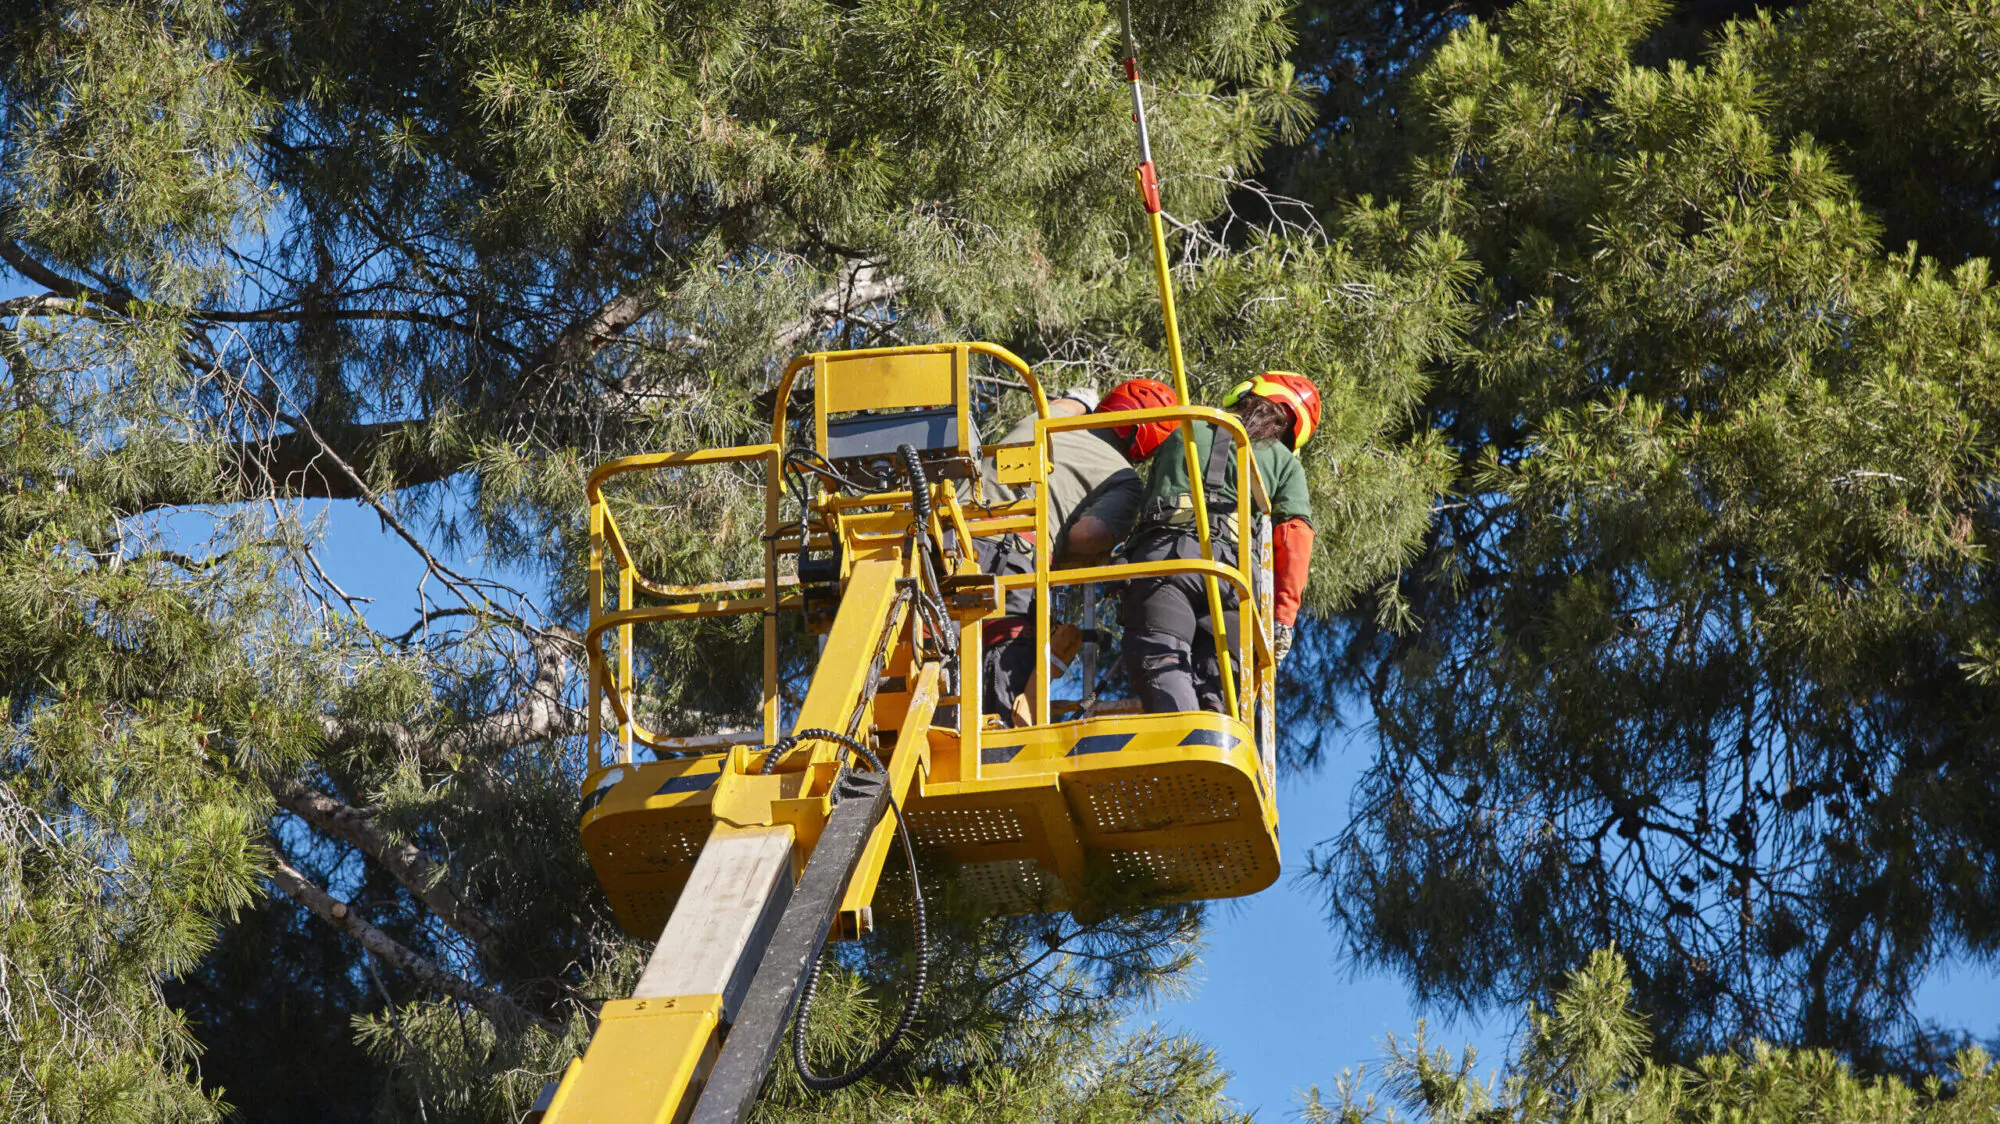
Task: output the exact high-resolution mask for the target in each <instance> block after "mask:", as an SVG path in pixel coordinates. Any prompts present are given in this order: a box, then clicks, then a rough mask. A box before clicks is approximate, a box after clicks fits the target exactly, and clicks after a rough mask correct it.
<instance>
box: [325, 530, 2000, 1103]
mask: <svg viewBox="0 0 2000 1124" xmlns="http://www.w3.org/2000/svg"><path fill="white" fill-rule="evenodd" d="M318 511H325V512H326V515H327V519H326V522H325V531H326V537H325V541H324V543H323V546H322V550H321V559H322V561H323V562H324V563H325V565H326V567H327V570H328V572H329V574H330V575H331V576H332V577H333V578H334V580H335V581H337V582H339V583H340V584H341V585H342V586H343V587H345V588H346V589H347V590H348V592H349V593H352V594H355V595H358V596H365V597H372V598H374V602H373V604H371V605H369V606H368V608H367V612H368V615H369V618H370V620H371V622H372V623H373V624H374V625H375V626H376V627H377V628H380V629H384V630H388V631H391V632H396V631H401V630H402V629H403V628H405V627H408V625H409V624H410V623H411V622H412V621H413V620H414V619H415V612H416V586H417V582H418V580H419V579H421V578H422V576H423V572H424V566H423V562H422V561H421V560H420V559H418V558H417V557H416V555H415V554H414V553H413V552H412V551H411V550H410V549H409V548H408V547H407V546H405V545H404V544H403V542H402V541H401V540H399V539H397V538H396V537H395V536H394V535H393V534H390V533H388V532H387V531H386V530H385V529H384V528H383V527H382V526H381V524H380V522H379V521H378V520H377V519H376V518H375V517H374V515H373V514H372V513H370V512H368V511H366V510H365V509H363V508H362V507H360V506H359V505H357V504H348V503H332V504H312V505H307V507H306V512H307V514H308V516H309V517H310V516H311V515H313V514H314V513H316V512H318ZM582 517H583V515H582V512H581V511H579V512H578V514H577V518H578V519H579V520H580V519H582ZM443 556H444V557H445V558H446V560H447V561H449V562H451V563H452V564H453V565H456V566H461V567H462V569H463V570H464V571H466V572H468V573H480V572H482V571H484V572H486V573H487V574H488V576H495V577H509V576H511V575H505V574H498V573H493V572H492V571H490V570H487V569H485V568H484V567H482V566H481V565H480V563H479V560H478V559H477V558H466V557H463V556H453V555H451V554H449V553H444V554H443ZM434 588H435V587H434ZM1370 737H1371V735H1370V734H1369V732H1368V731H1367V730H1366V729H1362V730H1358V731H1355V732H1353V733H1351V734H1349V735H1348V738H1347V741H1346V743H1345V744H1344V745H1343V746H1341V747H1340V748H1339V749H1337V750H1336V751H1335V752H1332V753H1330V754H1327V755H1326V761H1327V763H1326V765H1325V766H1324V767H1323V768H1322V769H1321V770H1320V771H1319V772H1318V773H1316V774H1314V775H1312V776H1310V777H1292V778H1289V779H1287V780H1285V781H1283V782H1281V784H1280V791H1279V814H1280V816H1281V817H1282V824H1281V829H1280V830H1281V835H1282V838H1283V846H1284V861H1285V870H1286V875H1285V876H1284V877H1283V878H1281V880H1280V881H1279V883H1278V884H1277V885H1276V886H1273V887H1272V888H1270V889H1268V890H1266V891H1264V892H1263V893H1261V894H1258V895H1256V896H1255V897H1251V898H1246V899H1241V900H1238V901H1233V902H1225V903H1219V904H1218V905H1217V907H1216V908H1215V911H1214V913H1213V920H1214V926H1213V928H1212V930H1211V932H1210V935H1209V942H1208V946H1207V948H1206V950H1205V951H1204V953H1203V955H1202V961H1201V965H1200V968H1199V969H1198V971H1197V973H1196V975H1195V978H1194V980H1193V981H1192V986H1191V991H1190V993H1189V994H1188V995H1186V996H1185V997H1183V998H1180V999H1176V1000H1174V1001H1172V1002H1167V1003H1162V1004H1160V1005H1159V1006H1157V1007H1155V1008H1154V1009H1152V1010H1149V1011H1144V1012H1140V1013H1139V1014H1137V1015H1136V1016H1135V1018H1134V1021H1135V1022H1136V1023H1140V1024H1143V1023H1145V1022H1147V1021H1156V1022H1158V1023H1159V1024H1161V1025H1162V1026H1165V1027H1170V1028H1173V1029H1176V1030H1183V1031H1187V1032H1189V1033H1191V1034H1194V1035H1195V1036H1197V1037H1199V1038H1201V1039H1202V1040H1203V1041H1205V1042H1207V1043H1209V1044H1210V1045H1211V1046H1213V1047H1214V1048H1215V1050H1216V1053H1217V1055H1218V1056H1219V1058H1220V1059H1221V1062H1222V1064H1223V1065H1224V1066H1225V1067H1226V1068H1227V1069H1229V1071H1230V1072H1231V1073H1232V1074H1233V1079H1232V1081H1231V1082H1230V1092H1231V1095H1232V1096H1233V1097H1234V1098H1235V1099H1236V1100H1237V1101H1238V1102H1239V1103H1240V1104H1241V1105H1242V1107H1243V1108H1245V1109H1249V1110H1254V1111H1255V1112H1256V1117H1257V1119H1258V1120H1259V1121H1261V1122H1266V1124H1272V1122H1278V1121H1284V1120H1288V1119H1292V1118H1294V1116H1295V1115H1296V1113H1297V1105H1298V1094H1299V1092H1300V1091H1301V1090H1303V1089H1304V1088H1305V1087H1306V1086H1309V1085H1314V1084H1318V1085H1320V1086H1322V1087H1324V1088H1327V1089H1329V1090H1330V1089H1331V1087H1332V1084H1333V1081H1334V1079H1335V1078H1336V1077H1338V1076H1339V1075H1340V1073H1341V1071H1342V1070H1346V1069H1358V1068H1359V1067H1361V1066H1363V1065H1367V1066H1368V1068H1369V1072H1370V1073H1371V1074H1372V1073H1374V1072H1376V1071H1378V1070H1379V1068H1380V1059H1381V1057H1382V1054H1383V1050H1382V1043H1383V1040H1384V1039H1385V1038H1386V1037H1387V1036H1388V1035H1390V1034H1392V1033H1393V1034H1396V1035H1398V1036H1408V1035H1409V1034H1410V1033H1411V1032H1412V1031H1413V1030H1415V1028H1416V1025H1417V1021H1418V1020H1419V1019H1420V1018H1424V1017H1425V1016H1426V1015H1427V1014H1428V1015H1430V1016H1431V1025H1430V1027H1429V1031H1430V1033H1431V1035H1432V1038H1433V1041H1434V1042H1436V1043H1438V1044H1450V1045H1454V1046H1456V1045H1457V1044H1461V1043H1463V1044H1470V1045H1473V1046H1475V1047H1476V1048H1477V1049H1478V1051H1479V1060H1480V1064H1479V1069H1480V1072H1482V1073H1484V1072H1488V1071H1489V1070H1490V1069H1491V1068H1492V1067H1494V1066H1497V1065H1499V1064H1500V1062H1501V1061H1502V1060H1503V1059H1504V1057H1505V1055H1506V1050H1507V1045H1508V1042H1509V1039H1510V1037H1511V1036H1512V1034H1513V1032H1514V1029H1515V1027H1516V1024H1517V1022H1518V1012H1513V1011H1500V1012H1491V1013H1488V1014H1486V1015H1485V1016H1484V1017H1483V1018H1479V1019H1470V1018H1459V1019H1457V1020H1455V1021H1448V1020H1445V1019H1441V1018H1438V1017H1437V1015H1438V1013H1437V1012H1426V1011H1423V1010H1421V1009H1419V1008H1418V1007H1416V1006H1415V1005H1413V1004H1412V1003H1411V1002H1410V999H1409V995H1408V992H1407V990H1406V989H1405V988H1404V986H1403V985H1402V983H1401V982H1400V981H1399V980H1397V979H1396V978H1395V977H1393V976H1390V975H1387V974H1384V973H1379V972H1366V971H1356V970H1355V969H1354V968H1353V967H1352V965H1351V964H1350V963H1349V962H1347V961H1346V960H1345V959H1344V958H1343V956H1342V955H1341V950H1340V949H1339V947H1338V946H1337V945H1336V943H1335V941H1334V937H1333V935H1332V934H1331V932H1330V931H1329V930H1328V928H1327V926H1326V923H1325V920H1324V916H1323V914H1322V911H1321V898H1320V897H1319V896H1318V894H1317V893H1316V892H1315V890H1314V889H1313V888H1311V887H1310V886H1304V885H1300V884H1299V882H1298V881H1297V878H1296V876H1297V872H1298V871H1300V870H1302V869H1303V868H1304V866H1305V854H1306V852H1307V851H1308V850H1309V849H1310V848H1311V847H1312V845H1313V844H1315V843H1317V842H1320V841H1321V840H1324V839H1328V838H1330V837H1332V836H1333V835H1335V834H1336V833H1337V832H1339V830H1340V829H1341V827H1342V826H1343V825H1344V824H1345V823H1346V819H1347V809H1348V795H1347V794H1348V793H1349V792H1350V791H1351V790H1352V788H1353V785H1354V781H1355V779H1356V778H1357V777H1358V776H1359V775H1360V771H1361V768H1362V766H1363V765H1364V764H1365V763H1366V761H1367V759H1368V756H1369V753H1368V751H1369V745H1370ZM1916 1008H1917V1010H1918V1011H1919V1012H1921V1013H1922V1014H1923V1015H1924V1016H1926V1017H1928V1018H1932V1019H1936V1020H1939V1021H1941V1022H1943V1023H1945V1024H1947V1025H1954V1026H1962V1027H1965V1028H1967V1029H1969V1030H1971V1031H1972V1032H1974V1033H1975V1034H1978V1035H1981V1036H1982V1037H1984V1036H1991V1035H1995V1034H2000V971H1996V970H1995V969H1992V968H1980V967H1972V966H1957V967H1954V968H1950V969H1946V970H1944V971H1940V972H1938V973H1935V974H1934V975H1933V976H1932V977H1931V979H1930V980H1928V981H1927V982H1926V983H1925V985H1924V987H1923V988H1922V989H1921V990H1920V991H1919V992H1918V994H1917V996H1916Z"/></svg>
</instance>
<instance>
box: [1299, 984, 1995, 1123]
mask: <svg viewBox="0 0 2000 1124" xmlns="http://www.w3.org/2000/svg"><path fill="white" fill-rule="evenodd" d="M1632 993H1633V987H1632V980H1631V976H1630V974H1629V973H1628V972H1627V970H1626V965H1625V961H1624V959H1623V958H1622V957H1620V956H1619V955H1618V954H1617V953H1615V952H1612V951H1610V950H1599V951H1597V952H1595V953H1593V954H1592V955H1591V957H1590V959H1589V961H1588V962H1587V963H1585V964H1584V965H1583V966H1582V967H1579V968H1578V969H1576V970H1575V971H1573V972H1571V973H1569V974H1568V975H1567V976H1566V977H1565V978H1564V981H1563V984H1562V986H1561V988H1560V989H1559V990H1558V991H1557V992H1556V995H1555V999H1554V1002H1553V1004H1552V1005H1551V1006H1550V1007H1549V1009H1547V1010H1537V1009H1535V1008H1532V1007H1531V1008H1530V1009H1529V1010H1528V1013H1527V1015H1528V1017H1527V1021H1526V1027H1525V1029H1524V1032H1523V1034H1522V1036H1521V1040H1520V1043H1519V1045H1518V1046H1516V1047H1515V1048H1514V1050H1513V1051H1512V1053H1511V1055H1510V1056H1509V1058H1508V1059H1507V1064H1506V1065H1505V1067H1504V1068H1503V1069H1502V1070H1501V1071H1500V1072H1499V1073H1498V1074H1497V1075H1496V1076H1494V1077H1489V1078H1487V1079H1486V1080H1484V1081H1482V1080H1480V1078H1479V1076H1478V1069H1477V1066H1478V1052H1477V1051H1475V1050H1472V1049H1470V1048H1467V1049H1466V1050H1465V1051H1464V1052H1463V1053H1460V1054H1458V1055H1457V1056H1454V1055H1453V1054H1452V1052H1451V1051H1449V1050H1446V1049H1444V1048H1442V1047H1438V1046H1434V1045H1432V1044H1431V1042H1430V1040H1429V1038H1428V1037H1427V1035H1426V1033H1425V1028H1424V1027H1423V1025H1422V1024H1419V1025H1418V1027H1417V1031H1416V1033H1415V1035H1413V1036H1412V1037H1410V1038H1408V1039H1400V1040H1399V1039H1397V1038H1396V1037H1395V1036H1393V1035H1392V1036H1391V1037H1390V1039H1389V1042H1388V1056H1387V1058H1386V1059H1385V1061H1384V1065H1383V1070H1382V1075H1381V1078H1380V1080H1379V1082H1378V1084H1379V1090H1371V1089H1369V1088H1368V1087H1367V1086H1368V1084H1369V1082H1368V1079H1367V1075H1366V1071H1365V1068H1364V1070H1363V1071H1362V1072H1361V1073H1355V1072H1352V1071H1350V1072H1348V1073H1346V1074H1344V1075H1342V1077H1341V1079H1340V1080H1339V1081H1338V1082H1336V1084H1335V1086H1334V1088H1333V1089H1332V1090H1330V1091H1327V1092H1323V1091H1322V1090H1321V1089H1319V1088H1318V1087H1314V1088H1312V1089H1310V1090H1308V1091H1307V1093H1306V1096H1305V1098H1304V1103H1303V1105H1302V1108H1301V1111H1300V1115H1301V1117H1302V1118H1303V1119H1305V1120H1306V1121H1307V1124H1373V1122H1377V1121H1379V1122H1380V1124H1394V1122H1395V1121H1398V1120H1403V1119H1405V1118H1404V1117H1403V1116H1401V1115H1400V1114H1398V1113H1397V1112H1396V1108H1395V1105H1401V1106H1402V1107H1403V1108H1404V1109H1406V1110H1408V1111H1409V1112H1410V1113H1411V1114H1412V1115H1411V1116H1410V1117H1409V1118H1408V1119H1414V1120H1425V1121H1433V1122H1435V1124H1477V1122H1480V1121H1489V1120H1507V1121H1519V1122H1521V1124H1544V1122H1546V1124H1557V1122H1561V1124H1591V1122H1597V1121H1604V1122H1606V1124H1610V1122H1612V1121H1618V1122H1627V1124H1676V1122H1682V1121H1685V1122H1687V1124H1695V1122H1697V1121H1701V1122H1707V1121H1717V1120H1727V1121H1739V1120H1740V1121H1751V1120H1755V1121H1759V1122H1768V1124H1792V1122H1799V1124H1805V1122H1808V1121H1821V1120H1838V1121H1841V1122H1843V1124H1957V1122H1959V1121H1964V1122H1966V1124H1970V1122H1972V1121H1976V1120H1986V1119H1990V1118H1991V1117H1992V1115H1993V1112H1994V1110H1995V1108H1996V1107H2000V1066H1995V1064H1994V1062H1993V1059H1992V1058H1991V1057H1990V1056H1989V1055H1988V1054H1987V1053H1986V1051H1984V1050H1981V1049H1978V1048H1967V1049H1964V1050H1961V1051H1959V1053H1958V1054H1957V1055H1956V1056H1955V1057H1954V1058H1952V1059H1951V1061H1950V1063H1949V1066H1948V1068H1947V1077H1946V1079H1944V1080H1939V1079H1937V1078H1932V1079H1930V1080H1928V1081H1926V1082H1924V1083H1923V1084H1922V1085H1921V1086H1919V1087H1912V1086H1911V1085H1908V1084H1905V1083H1904V1082H1902V1081H1899V1080H1897V1079H1895V1078H1878V1079H1874V1080H1866V1079H1861V1078H1857V1077H1856V1076H1855V1075H1854V1072H1853V1071H1852V1070H1851V1069H1850V1068H1849V1067H1848V1066H1847V1064H1846V1063H1844V1062H1843V1061H1841V1060H1840V1059H1839V1058H1838V1057H1836V1056H1835V1055H1834V1054H1833V1053H1831V1052H1829V1051H1825V1050H1798V1049H1788V1048H1785V1047H1782V1046H1773V1045H1771V1044H1770V1043H1766V1042H1757V1043H1754V1044H1751V1045H1750V1046H1749V1047H1748V1048H1747V1049H1745V1050H1744V1051H1743V1052H1741V1053H1737V1054H1722V1055H1714V1056H1710V1057H1704V1058H1701V1059H1699V1060H1697V1061H1695V1062H1693V1063H1692V1064H1690V1065H1687V1066H1679V1065H1672V1064H1667V1065H1662V1064H1660V1063H1657V1062H1653V1061H1649V1060H1647V1055H1648V1054H1649V1053H1651V1052H1652V1051H1651V1049H1650V1043H1649V1039H1650V1037H1651V1034H1650V1032H1649V1031H1648V1030H1647V1027H1646V1020H1645V1018H1644V1016H1643V1015H1642V1014H1641V1013H1640V1012H1639V1011H1638V1010H1637V1009H1635V1006H1634V1004H1633V1001H1632ZM1386 1102H1394V1103H1393V1104H1392V1103H1386Z"/></svg>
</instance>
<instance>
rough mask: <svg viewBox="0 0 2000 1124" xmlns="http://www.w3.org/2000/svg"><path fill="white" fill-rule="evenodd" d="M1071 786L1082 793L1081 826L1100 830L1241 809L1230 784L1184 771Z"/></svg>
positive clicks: (1187, 822)
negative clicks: (1082, 823)
mask: <svg viewBox="0 0 2000 1124" xmlns="http://www.w3.org/2000/svg"><path fill="white" fill-rule="evenodd" d="M1071 784H1072V785H1074V786H1075V787H1076V788H1077V789H1078V790H1080V792H1081V795H1082V796H1083V817H1084V821H1085V827H1086V828H1087V829H1088V830H1090V831H1093V832H1098V833H1104V834H1109V833H1116V832H1121V831H1154V830H1158V829H1160V828H1167V827H1191V826H1193V825H1196V824H1206V823H1221V822H1223V821H1225V820H1232V819H1235V818H1236V817H1237V816H1238V815H1240V814H1241V812H1242V805H1241V802H1240V801H1239V800H1238V799H1237V797H1236V790H1235V789H1234V788H1233V787H1232V786H1230V785H1227V784H1221V783H1218V782H1216V781H1211V780H1207V779H1204V778H1202V777H1198V776H1191V775H1189V774H1186V773H1168V774H1166V775H1164V776H1142V775H1129V774H1128V775H1120V776H1113V777H1107V778H1105V779H1103V780H1089V781H1084V780H1073V781H1071Z"/></svg>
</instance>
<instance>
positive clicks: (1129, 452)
mask: <svg viewBox="0 0 2000 1124" xmlns="http://www.w3.org/2000/svg"><path fill="white" fill-rule="evenodd" d="M1179 404H1180V399H1178V398H1176V397H1175V396H1174V388H1173V387H1171V386H1168V385H1167V384H1166V383H1163V382H1161V381H1160V380H1158V379H1126V380H1125V381H1124V382H1121V383H1119V384H1118V385H1117V386H1115V387H1112V388H1111V393H1109V394H1107V395H1105V396H1104V399H1103V400H1102V401H1100V402H1099V403H1098V404H1097V409H1096V410H1095V411H1094V412H1095V413H1099V414H1110V413H1116V412H1117V411H1120V410H1155V409H1159V408H1160V407H1162V406H1175V405H1179ZM1174 425H1175V423H1173V422H1169V421H1152V422H1146V423H1144V424H1142V425H1121V426H1118V427H1117V428H1115V429H1113V430H1112V431H1111V432H1112V434H1113V435H1114V436H1116V437H1117V438H1118V440H1119V441H1121V442H1123V443H1124V445H1125V459H1127V460H1131V461H1142V460H1145V459H1146V458H1147V457H1150V456H1152V455H1153V450H1155V449H1157V448H1159V447H1160V443H1161V442H1162V441H1165V440H1166V439H1167V435H1168V434H1170V433H1172V432H1173V431H1174Z"/></svg>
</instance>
